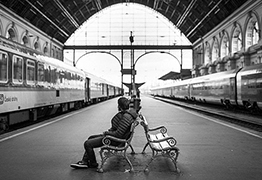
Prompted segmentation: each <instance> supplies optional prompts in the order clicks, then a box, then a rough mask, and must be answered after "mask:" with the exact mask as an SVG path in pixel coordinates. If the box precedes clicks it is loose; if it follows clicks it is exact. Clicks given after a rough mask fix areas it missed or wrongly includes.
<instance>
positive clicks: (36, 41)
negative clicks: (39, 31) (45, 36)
mask: <svg viewBox="0 0 262 180" xmlns="http://www.w3.org/2000/svg"><path fill="white" fill-rule="evenodd" d="M34 49H35V50H37V51H39V50H40V44H39V37H37V38H36V39H35V41H34Z"/></svg>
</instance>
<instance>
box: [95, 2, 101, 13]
mask: <svg viewBox="0 0 262 180" xmlns="http://www.w3.org/2000/svg"><path fill="white" fill-rule="evenodd" d="M94 2H95V5H96V8H97V10H99V11H100V10H101V9H102V6H101V0H94Z"/></svg>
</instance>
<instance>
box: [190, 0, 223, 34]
mask: <svg viewBox="0 0 262 180" xmlns="http://www.w3.org/2000/svg"><path fill="white" fill-rule="evenodd" d="M222 1H223V0H220V1H219V2H218V3H217V4H216V5H215V6H214V7H213V8H212V9H211V10H210V11H209V12H208V13H207V14H206V15H205V17H203V18H202V19H201V21H199V22H198V24H197V25H195V26H194V28H193V29H191V31H190V32H189V33H188V34H186V36H187V37H188V38H189V37H190V36H191V34H192V33H194V32H195V30H196V29H197V28H198V27H199V26H200V25H201V24H202V23H203V21H204V20H205V19H206V18H207V17H208V16H209V15H210V14H211V13H212V12H213V11H214V9H216V7H217V6H218V5H219V4H220V3H221V2H222Z"/></svg>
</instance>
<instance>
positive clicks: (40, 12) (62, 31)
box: [26, 0, 69, 37]
mask: <svg viewBox="0 0 262 180" xmlns="http://www.w3.org/2000/svg"><path fill="white" fill-rule="evenodd" d="M26 2H27V3H28V4H30V6H32V7H33V8H34V9H35V10H36V11H37V12H38V13H39V14H41V16H43V17H44V18H45V19H46V20H47V21H49V22H50V23H51V24H52V25H53V26H55V27H56V28H57V29H58V30H59V31H60V32H61V33H62V34H64V35H65V36H66V37H68V36H69V35H68V34H67V33H66V32H65V31H64V30H63V29H61V28H60V27H59V26H58V25H56V23H54V22H53V21H52V20H51V19H49V18H48V17H47V16H46V15H45V14H44V13H43V12H42V11H40V10H39V9H38V8H37V7H36V6H34V5H33V4H32V3H31V2H30V1H29V0H26Z"/></svg>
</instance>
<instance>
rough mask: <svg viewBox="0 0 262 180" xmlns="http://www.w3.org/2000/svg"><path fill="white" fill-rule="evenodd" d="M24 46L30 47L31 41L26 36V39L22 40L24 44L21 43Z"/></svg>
mask: <svg viewBox="0 0 262 180" xmlns="http://www.w3.org/2000/svg"><path fill="white" fill-rule="evenodd" d="M21 43H22V44H23V45H25V46H27V47H29V46H30V43H29V39H28V37H27V36H26V35H24V37H23V38H22V42H21Z"/></svg>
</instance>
